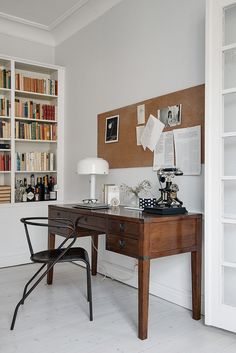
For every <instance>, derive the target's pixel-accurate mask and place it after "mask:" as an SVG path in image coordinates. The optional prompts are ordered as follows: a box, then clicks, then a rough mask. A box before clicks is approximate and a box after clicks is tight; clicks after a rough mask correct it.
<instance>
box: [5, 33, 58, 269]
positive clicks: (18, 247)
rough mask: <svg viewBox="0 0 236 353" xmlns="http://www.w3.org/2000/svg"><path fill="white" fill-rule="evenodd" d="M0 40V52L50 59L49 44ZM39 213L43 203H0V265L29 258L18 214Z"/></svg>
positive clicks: (49, 61) (36, 58)
mask: <svg viewBox="0 0 236 353" xmlns="http://www.w3.org/2000/svg"><path fill="white" fill-rule="evenodd" d="M0 43H1V49H0V56H1V55H7V56H13V57H19V58H22V59H29V60H35V61H38V62H45V63H49V64H53V63H54V52H55V50H54V48H53V47H50V46H47V45H43V44H39V43H35V42H32V41H27V40H24V39H20V38H16V37H12V36H8V35H5V34H0ZM39 215H42V216H46V215H47V206H46V205H43V206H42V205H38V204H34V205H32V204H31V205H29V204H28V205H25V204H24V205H14V206H9V205H1V208H0V224H1V249H0V267H3V266H10V265H17V264H21V263H24V262H29V251H28V248H27V244H26V240H25V235H24V228H23V225H21V224H20V218H22V217H27V216H28V217H30V216H39ZM45 239H46V238H45Z"/></svg>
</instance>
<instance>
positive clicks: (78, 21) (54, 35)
mask: <svg viewBox="0 0 236 353" xmlns="http://www.w3.org/2000/svg"><path fill="white" fill-rule="evenodd" d="M121 1H122V0H0V33H5V34H7V35H12V36H16V37H21V38H24V39H28V40H34V41H37V42H40V43H44V44H47V45H53V46H55V45H58V44H59V43H60V42H62V41H63V40H65V39H67V38H68V37H70V36H71V35H72V34H73V33H75V32H76V31H78V30H80V29H81V28H83V27H85V26H86V25H87V24H88V23H90V22H92V21H94V20H95V19H96V18H97V17H99V16H101V15H102V14H104V13H105V12H106V11H108V10H109V9H110V8H112V7H113V6H115V5H116V4H117V3H119V2H121Z"/></svg>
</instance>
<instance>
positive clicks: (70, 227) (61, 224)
mask: <svg viewBox="0 0 236 353" xmlns="http://www.w3.org/2000/svg"><path fill="white" fill-rule="evenodd" d="M20 221H21V222H22V223H23V224H24V228H25V234H26V239H27V243H28V246H29V250H30V254H31V256H32V255H33V254H34V250H33V246H32V242H31V239H30V235H29V229H28V226H36V227H47V228H48V229H49V230H50V231H52V233H56V230H57V229H64V231H65V230H67V231H68V235H67V236H66V238H65V239H64V240H63V242H62V243H61V244H60V245H59V247H58V249H60V248H61V247H62V246H63V245H64V244H65V243H66V242H67V240H68V239H71V238H73V240H72V243H71V245H73V243H74V242H75V240H76V237H77V234H76V232H75V225H74V223H73V222H72V221H71V220H70V219H67V218H48V217H27V218H21V220H20ZM65 233H66V232H65ZM71 245H70V246H71Z"/></svg>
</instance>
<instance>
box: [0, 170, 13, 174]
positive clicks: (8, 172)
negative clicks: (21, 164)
mask: <svg viewBox="0 0 236 353" xmlns="http://www.w3.org/2000/svg"><path fill="white" fill-rule="evenodd" d="M10 173H11V171H10V170H0V174H10Z"/></svg>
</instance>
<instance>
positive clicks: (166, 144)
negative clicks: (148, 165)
mask: <svg viewBox="0 0 236 353" xmlns="http://www.w3.org/2000/svg"><path fill="white" fill-rule="evenodd" d="M173 166H174V136H173V131H168V132H163V133H162V134H161V137H160V140H159V142H158V144H157V145H156V148H155V150H154V158H153V170H158V169H160V168H168V167H172V168H173Z"/></svg>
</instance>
